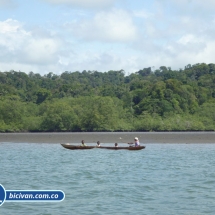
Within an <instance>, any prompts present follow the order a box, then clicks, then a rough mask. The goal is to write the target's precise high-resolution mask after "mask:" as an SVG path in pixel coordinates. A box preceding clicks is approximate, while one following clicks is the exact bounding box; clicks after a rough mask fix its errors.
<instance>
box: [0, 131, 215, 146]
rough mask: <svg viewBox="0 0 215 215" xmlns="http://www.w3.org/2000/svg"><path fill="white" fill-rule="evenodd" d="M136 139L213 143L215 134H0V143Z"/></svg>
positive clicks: (120, 141)
mask: <svg viewBox="0 0 215 215" xmlns="http://www.w3.org/2000/svg"><path fill="white" fill-rule="evenodd" d="M134 137H138V138H139V140H140V142H141V143H143V144H144V143H215V132H89V133H88V132H77V133H73V132H66V133H0V143H5V142H14V143H80V142H81V140H82V139H83V140H85V142H86V143H95V142H97V141H98V140H99V141H100V142H101V143H115V142H118V143H128V142H132V141H133V139H134Z"/></svg>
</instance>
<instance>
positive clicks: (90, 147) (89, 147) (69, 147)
mask: <svg viewBox="0 0 215 215" xmlns="http://www.w3.org/2000/svg"><path fill="white" fill-rule="evenodd" d="M61 146H63V147H64V148H66V149H71V150H75V149H93V148H95V147H96V146H75V145H69V144H61Z"/></svg>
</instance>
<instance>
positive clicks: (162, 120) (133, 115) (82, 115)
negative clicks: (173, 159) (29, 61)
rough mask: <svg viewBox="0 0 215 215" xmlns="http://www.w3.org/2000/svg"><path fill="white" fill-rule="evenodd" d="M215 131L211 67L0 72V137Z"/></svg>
mask: <svg viewBox="0 0 215 215" xmlns="http://www.w3.org/2000/svg"><path fill="white" fill-rule="evenodd" d="M171 130H172V131H183V130H184V131H186V130H215V64H204V63H202V64H195V65H190V64H188V65H187V66H185V68H184V69H180V70H172V69H171V68H170V67H166V66H161V67H160V68H159V69H157V70H155V71H152V68H150V67H149V68H143V69H141V70H139V71H137V72H136V73H132V74H130V75H128V76H126V75H125V73H124V71H123V70H120V71H108V72H104V73H102V72H98V71H82V72H79V71H76V72H68V71H66V72H64V73H62V74H61V75H55V74H53V73H51V72H50V73H48V74H47V75H44V76H42V75H40V74H34V73H33V72H30V73H29V74H26V73H23V72H21V71H9V72H0V132H14V131H171Z"/></svg>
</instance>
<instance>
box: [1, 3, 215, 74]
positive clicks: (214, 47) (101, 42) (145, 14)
mask: <svg viewBox="0 0 215 215" xmlns="http://www.w3.org/2000/svg"><path fill="white" fill-rule="evenodd" d="M214 11H215V1H214V0H206V1H203V0H150V1H149V0H0V71H2V72H4V71H9V70H12V69H13V70H16V71H19V70H20V71H23V72H26V73H29V72H30V71H33V72H34V73H40V74H47V73H49V72H53V73H54V74H58V75H59V74H61V73H62V72H64V71H71V72H73V71H83V70H87V71H88V70H97V71H99V72H104V71H109V70H121V69H123V70H124V71H125V73H126V74H130V73H132V72H136V71H138V70H140V69H142V68H145V67H152V68H153V69H157V68H159V67H160V66H167V67H171V68H173V69H179V68H184V66H186V65H187V64H195V63H203V62H204V63H215V13H214Z"/></svg>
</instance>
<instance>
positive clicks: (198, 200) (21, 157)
mask: <svg viewBox="0 0 215 215" xmlns="http://www.w3.org/2000/svg"><path fill="white" fill-rule="evenodd" d="M0 159H1V162H0V184H2V185H3V186H4V187H5V189H6V190H62V191H64V193H65V199H64V200H63V201H62V202H55V203H53V202H40V203H38V202H36V203H32V202H31V203H28V202H18V203H13V202H5V203H4V204H3V205H2V206H1V207H0V214H23V215H24V214H26V215H27V214H40V215H41V214H43V215H49V214H50V215H55V214H56V215H59V214H61V215H62V214H65V215H66V214H72V215H73V214H74V215H79V214H81V215H97V214H98V215H110V214H115V215H124V214H128V215H132V214H134V215H136V214H146V215H150V214H152V215H155V214H158V215H162V214H163V215H173V214H174V215H176V214H178V215H181V214H183V215H186V214H187V215H192V214H193V215H198V214H199V215H200V214H202V215H203V214H204V215H205V214H214V213H215V145H214V144H146V148H145V149H143V150H140V151H126V150H118V151H112V150H105V149H91V150H74V151H73V150H67V149H64V148H63V147H62V146H61V145H59V144H42V143H35V144H34V143H31V144H28V143H0Z"/></svg>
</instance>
